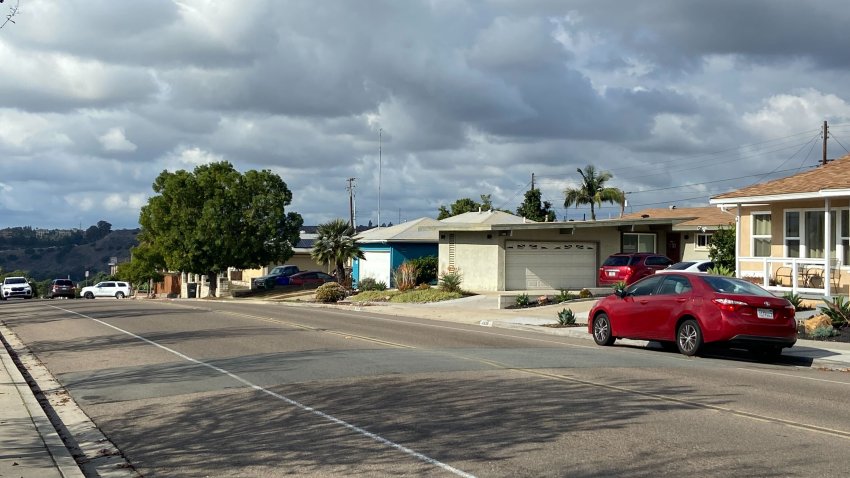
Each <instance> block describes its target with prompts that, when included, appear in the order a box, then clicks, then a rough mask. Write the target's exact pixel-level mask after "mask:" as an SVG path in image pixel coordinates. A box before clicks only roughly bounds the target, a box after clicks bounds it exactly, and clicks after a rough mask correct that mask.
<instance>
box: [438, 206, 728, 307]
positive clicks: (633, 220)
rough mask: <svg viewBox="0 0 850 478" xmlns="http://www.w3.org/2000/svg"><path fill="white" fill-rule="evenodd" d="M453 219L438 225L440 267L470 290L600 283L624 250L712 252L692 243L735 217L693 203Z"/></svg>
mask: <svg viewBox="0 0 850 478" xmlns="http://www.w3.org/2000/svg"><path fill="white" fill-rule="evenodd" d="M464 216H465V217H464ZM449 219H451V221H450V220H449ZM449 219H444V220H443V221H441V224H440V225H439V226H437V229H438V232H439V270H440V273H444V272H452V271H458V272H460V273H461V275H462V276H463V287H464V288H465V289H467V290H472V291H510V290H561V289H565V290H579V289H582V288H592V287H595V286H596V276H597V271H598V268H599V265H600V264H601V263H602V261H604V260H605V258H606V257H608V256H609V255H611V254H614V253H617V252H658V253H661V254H668V255H670V254H673V256H672V257H671V259H673V260H677V261H678V260H682V259H683V258H684V259H689V258H691V259H694V260H695V259H698V258H702V257H706V258H707V257H708V256H707V254H708V252H707V248H706V250H705V251H703V250H697V249H698V248H697V247H696V246H693V247H691V246H690V244H697V243H699V242H698V241H700V240H707V235H709V234H710V233H711V231H714V230H716V229H717V228H718V227H721V226H724V225H727V224H729V223H731V222H733V221H734V219H735V216H733V215H731V214H726V213H724V212H718V210H717V209H716V208H686V209H665V210H660V209H659V210H655V209H650V210H645V211H641V212H639V213H635V214H630V215H629V216H626V217H623V218H620V219H606V220H598V221H566V222H534V221H528V220H524V219H523V218H519V217H517V216H513V215H510V214H506V213H500V212H498V211H495V212H494V211H483V212H478V213H467V214H466V215H459V216H455V217H453V218H449ZM508 220H510V222H507V221H508ZM697 234H703V235H706V237H702V238H699V237H698V236H697ZM699 244H705V245H707V242H704V243H699ZM699 249H701V248H699ZM683 252H684V254H683Z"/></svg>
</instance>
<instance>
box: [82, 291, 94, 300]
mask: <svg viewBox="0 0 850 478" xmlns="http://www.w3.org/2000/svg"><path fill="white" fill-rule="evenodd" d="M83 297H85V298H86V299H94V294H92V293H91V292H86V294H85V295H84V296H83Z"/></svg>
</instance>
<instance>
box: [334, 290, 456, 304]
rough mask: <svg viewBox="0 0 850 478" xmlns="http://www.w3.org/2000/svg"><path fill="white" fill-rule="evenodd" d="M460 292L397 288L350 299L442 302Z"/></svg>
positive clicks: (361, 293) (361, 300)
mask: <svg viewBox="0 0 850 478" xmlns="http://www.w3.org/2000/svg"><path fill="white" fill-rule="evenodd" d="M461 297H463V294H461V293H460V292H445V291H442V290H440V289H424V290H419V289H413V290H408V291H404V292H399V291H397V290H384V291H380V290H367V291H363V292H360V293H359V294H357V295H352V296H350V297H349V298H348V300H350V301H352V302H413V303H424V302H440V301H443V300H452V299H460V298H461Z"/></svg>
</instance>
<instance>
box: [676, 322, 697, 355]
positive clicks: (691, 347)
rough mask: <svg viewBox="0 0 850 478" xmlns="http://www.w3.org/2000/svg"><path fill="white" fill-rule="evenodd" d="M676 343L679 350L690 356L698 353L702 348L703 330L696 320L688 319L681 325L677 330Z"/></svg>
mask: <svg viewBox="0 0 850 478" xmlns="http://www.w3.org/2000/svg"><path fill="white" fill-rule="evenodd" d="M676 345H677V346H678V347H679V352H681V353H682V354H684V355H687V356H688V357H693V356H694V355H696V354H698V353H699V351H700V349H701V348H702V330H700V328H699V324H698V323H697V321H696V320H693V319H688V320H686V321H684V322H682V323H681V324H680V325H679V330H678V331H677V332H676Z"/></svg>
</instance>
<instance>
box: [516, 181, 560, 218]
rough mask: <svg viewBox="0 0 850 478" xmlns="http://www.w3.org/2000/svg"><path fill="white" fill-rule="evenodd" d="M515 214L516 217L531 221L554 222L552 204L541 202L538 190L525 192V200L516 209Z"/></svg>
mask: <svg viewBox="0 0 850 478" xmlns="http://www.w3.org/2000/svg"><path fill="white" fill-rule="evenodd" d="M516 213H517V215H518V216H522V217H525V218H528V219H531V220H532V221H538V222H544V221H548V222H553V221H555V211H552V203H551V202H549V201H541V197H540V190H539V189H537V188H534V189H529V190H528V191H526V192H525V200H524V201H523V202H522V204H520V205H519V207H518V208H517V209H516Z"/></svg>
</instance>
